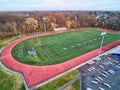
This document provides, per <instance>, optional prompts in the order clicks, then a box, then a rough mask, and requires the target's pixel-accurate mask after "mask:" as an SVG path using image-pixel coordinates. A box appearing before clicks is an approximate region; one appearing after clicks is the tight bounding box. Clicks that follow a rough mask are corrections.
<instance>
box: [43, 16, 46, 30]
mask: <svg viewBox="0 0 120 90" xmlns="http://www.w3.org/2000/svg"><path fill="white" fill-rule="evenodd" d="M45 20H46V18H45V17H44V18H43V21H44V31H45V32H46V25H45Z"/></svg>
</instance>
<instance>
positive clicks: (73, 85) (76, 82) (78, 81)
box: [65, 79, 81, 90]
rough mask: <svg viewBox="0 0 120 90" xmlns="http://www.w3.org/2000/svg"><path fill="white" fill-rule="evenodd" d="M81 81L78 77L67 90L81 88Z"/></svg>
mask: <svg viewBox="0 0 120 90" xmlns="http://www.w3.org/2000/svg"><path fill="white" fill-rule="evenodd" d="M80 83H81V82H80V79H78V80H77V81H75V82H74V83H73V84H72V85H70V86H68V87H67V88H66V89H65V90H80V86H81V85H80Z"/></svg>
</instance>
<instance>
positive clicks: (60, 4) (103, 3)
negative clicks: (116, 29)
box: [0, 0, 120, 12]
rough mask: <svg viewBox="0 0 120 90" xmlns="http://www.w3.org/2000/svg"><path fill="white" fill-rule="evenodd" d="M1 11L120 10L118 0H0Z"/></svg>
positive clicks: (119, 1)
mask: <svg viewBox="0 0 120 90" xmlns="http://www.w3.org/2000/svg"><path fill="white" fill-rule="evenodd" d="M2 11H3V12H9V11H11V12H12V11H120V0H100V1H93V0H74V1H71V0H50V1H49V0H24V1H18V0H11V1H8V0H0V12H2Z"/></svg>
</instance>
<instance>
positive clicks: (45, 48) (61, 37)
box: [12, 28, 120, 65]
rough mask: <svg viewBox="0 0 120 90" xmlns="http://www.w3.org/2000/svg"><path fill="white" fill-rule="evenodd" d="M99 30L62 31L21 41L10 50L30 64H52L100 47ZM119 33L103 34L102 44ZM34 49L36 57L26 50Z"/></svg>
mask: <svg viewBox="0 0 120 90" xmlns="http://www.w3.org/2000/svg"><path fill="white" fill-rule="evenodd" d="M100 33H101V31H98V30H97V29H95V28H90V29H84V30H77V31H76V30H75V31H70V32H62V33H57V34H54V35H47V36H42V37H39V38H32V39H28V40H26V41H23V42H21V43H19V44H18V45H16V46H15V47H14V48H13V50H12V55H13V57H14V58H15V59H16V60H18V61H20V62H22V63H26V64H30V65H52V64H58V63H62V62H65V61H68V60H70V59H72V58H75V57H77V56H79V55H82V54H85V53H87V52H89V51H91V50H94V49H96V48H99V47H100V43H101V38H102V37H101V36H100ZM119 36H120V35H119V34H109V33H107V35H106V36H105V40H104V45H106V44H108V43H111V42H113V41H116V40H118V39H119V38H120V37H119ZM32 48H34V50H35V51H36V53H37V54H36V57H35V56H34V55H29V54H28V51H30V50H32Z"/></svg>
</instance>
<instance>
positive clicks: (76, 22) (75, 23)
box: [75, 17, 77, 28]
mask: <svg viewBox="0 0 120 90" xmlns="http://www.w3.org/2000/svg"><path fill="white" fill-rule="evenodd" d="M76 27H77V17H75V28H76Z"/></svg>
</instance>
